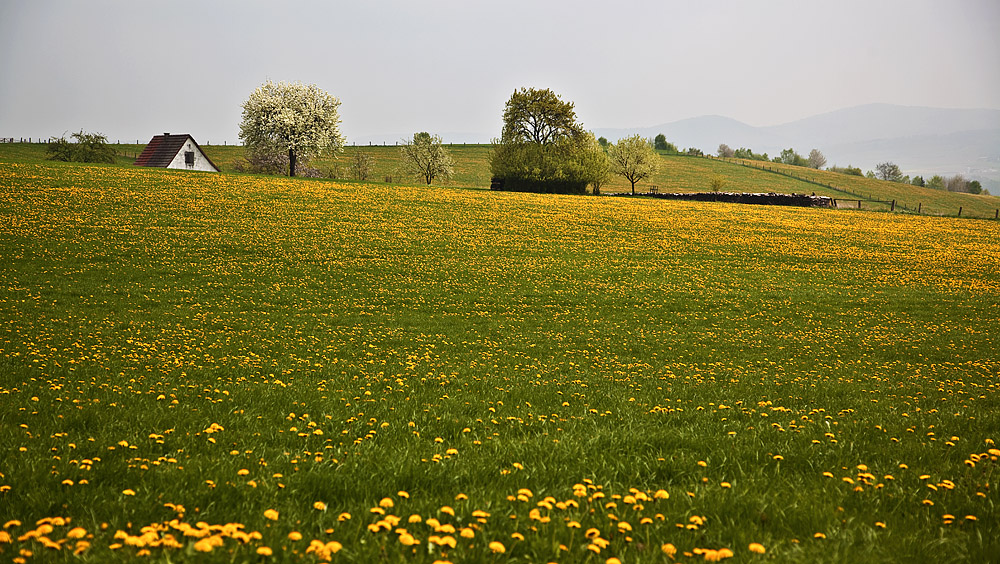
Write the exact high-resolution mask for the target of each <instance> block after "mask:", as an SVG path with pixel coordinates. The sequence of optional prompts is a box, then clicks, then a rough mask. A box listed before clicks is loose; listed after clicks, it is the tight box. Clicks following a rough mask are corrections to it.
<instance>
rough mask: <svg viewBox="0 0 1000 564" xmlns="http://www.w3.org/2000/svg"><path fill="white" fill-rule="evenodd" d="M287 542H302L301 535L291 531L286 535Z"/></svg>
mask: <svg viewBox="0 0 1000 564" xmlns="http://www.w3.org/2000/svg"><path fill="white" fill-rule="evenodd" d="M288 540H290V541H300V540H302V533H300V532H298V531H292V532H290V533H288Z"/></svg>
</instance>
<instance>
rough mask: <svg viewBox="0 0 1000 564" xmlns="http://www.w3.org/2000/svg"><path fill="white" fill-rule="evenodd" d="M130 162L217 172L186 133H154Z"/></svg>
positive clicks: (217, 168) (138, 164)
mask: <svg viewBox="0 0 1000 564" xmlns="http://www.w3.org/2000/svg"><path fill="white" fill-rule="evenodd" d="M132 164H133V165H135V166H156V167H160V168H179V169H187V170H205V171H209V172H219V167H217V166H215V164H214V163H213V162H212V161H211V160H210V159H209V158H208V157H207V156H206V155H205V152H204V151H202V150H201V147H200V146H199V145H198V142H197V141H195V140H194V137H191V136H190V135H188V134H187V133H175V134H173V135H171V134H170V133H164V134H163V135H155V136H154V137H153V138H152V139H150V140H149V143H148V144H147V145H146V148H145V149H143V150H142V154H140V155H139V158H137V159H136V160H135V162H134V163H132Z"/></svg>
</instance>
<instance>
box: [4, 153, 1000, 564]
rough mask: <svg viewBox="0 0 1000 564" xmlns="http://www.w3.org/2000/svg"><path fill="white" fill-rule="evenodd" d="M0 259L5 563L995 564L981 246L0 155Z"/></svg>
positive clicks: (995, 425) (679, 208) (424, 190)
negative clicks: (717, 563) (721, 563)
mask: <svg viewBox="0 0 1000 564" xmlns="http://www.w3.org/2000/svg"><path fill="white" fill-rule="evenodd" d="M207 150H208V151H209V154H210V156H211V157H212V158H213V159H218V161H221V162H222V163H223V168H225V166H226V165H225V164H224V163H226V162H231V161H230V160H229V159H230V157H231V156H233V155H235V154H236V153H235V151H236V149H230V148H225V149H222V150H219V148H217V147H209V148H207ZM454 150H455V152H456V153H458V150H457V148H456V149H454ZM476 150H482V149H470V150H469V151H470V155H474V154H475V152H474V151H476ZM348 151H350V149H349V150H348ZM387 152H388V151H387ZM377 158H378V157H377ZM465 159H467V162H468V163H469V164H468V170H469V171H468V172H466V173H463V174H468V175H469V177H470V178H471V177H475V178H479V176H476V175H478V174H480V173H478V172H475V170H474V169H476V166H475V165H474V164H473V163H474V162H476V157H474V156H468V155H462V156H460V157H459V158H457V159H456V160H465ZM386 160H387V161H388V157H386ZM665 161H666V162H668V163H673V164H674V165H675V168H678V169H679V168H681V167H683V166H690V167H692V168H691V171H692V172H691V174H692V180H690V181H683V180H678V181H677V184H673V185H671V184H668V181H667V180H664V181H663V183H662V184H661V185H660V186H661V190H662V189H666V187H667V186H677V187H679V188H682V187H690V188H691V189H694V188H697V186H695V185H696V184H697V183H698V182H700V181H699V180H695V179H693V175H695V174H698V175H704V174H706V173H708V172H713V171H716V170H718V171H723V170H732V171H734V172H733V173H732V175H733V178H734V179H737V178H745V179H748V180H747V182H750V180H749V179H751V178H758V177H757V176H756V175H764V174H768V173H765V172H760V171H751V170H750V169H744V168H743V167H738V166H737V165H733V164H727V163H719V162H715V161H710V160H700V159H690V158H682V157H677V158H672V159H665ZM685 163H688V164H685ZM463 166H464V165H463ZM699 167H704V168H699ZM716 167H718V168H716ZM668 169H669V167H668ZM741 175H742V176H741ZM760 178H761V179H763V178H769V177H764V176H761V177H760ZM454 182H455V183H456V184H458V183H459V181H457V180H456V181H454ZM734 182H735V180H734ZM469 184H470V185H472V186H475V187H481V185H479V184H478V180H477V181H476V183H473V182H471V181H470V182H469ZM0 257H2V268H0V527H3V528H2V529H0V560H3V561H15V562H20V561H24V562H75V561H80V562H109V561H136V560H140V559H143V558H145V559H149V560H152V561H157V562H300V561H305V562H322V561H326V560H330V561H335V562H427V563H432V562H455V563H458V562H550V561H551V562H563V563H566V562H592V563H602V564H603V563H605V562H609V561H610V562H614V560H612V559H618V560H620V561H621V562H625V563H636V562H675V561H679V562H700V561H706V560H716V559H721V558H726V557H730V555H731V557H730V561H732V562H928V561H934V562H990V561H996V560H997V557H998V555H1000V540H998V539H1000V526H998V519H1000V508H998V502H1000V497H998V493H997V487H996V481H997V477H998V464H1000V462H998V460H997V458H998V455H1000V451H998V450H996V449H997V446H996V441H997V440H1000V401H998V400H1000V396H998V392H1000V388H998V386H1000V379H998V374H1000V355H998V354H997V351H998V350H1000V331H998V322H997V319H998V313H1000V224H998V223H997V222H994V221H987V220H976V219H961V220H960V219H955V218H942V217H925V216H912V215H905V214H887V213H877V212H867V211H860V212H858V211H849V210H829V209H790V208H780V207H768V206H749V205H732V204H717V203H692V202H676V201H658V200H651V199H650V200H643V199H625V198H593V197H582V196H578V197H571V196H551V195H534V194H513V193H497V192H490V191H487V190H481V189H470V188H468V187H463V186H433V187H418V186H399V185H387V184H382V183H371V184H362V183H343V182H333V181H324V180H299V179H288V178H283V177H278V178H269V177H260V176H253V175H238V174H209V173H193V172H191V173H189V172H182V171H166V170H155V169H139V168H132V167H127V166H124V167H123V166H83V165H67V164H51V163H47V162H44V161H41V160H38V159H31V158H25V159H21V160H18V159H17V158H11V157H10V156H9V153H5V157H4V158H3V159H0ZM497 543H499V544H497ZM758 544H759V545H760V546H759V547H758V546H757V545H758ZM751 545H753V547H754V549H758V548H761V549H763V550H764V553H763V554H760V553H758V552H754V551H753V550H751ZM501 549H502V552H501ZM25 554H28V555H27V556H26V555H25ZM17 559H21V560H17Z"/></svg>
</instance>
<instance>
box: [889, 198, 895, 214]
mask: <svg viewBox="0 0 1000 564" xmlns="http://www.w3.org/2000/svg"><path fill="white" fill-rule="evenodd" d="M889 211H896V200H893V201H892V207H890V208H889Z"/></svg>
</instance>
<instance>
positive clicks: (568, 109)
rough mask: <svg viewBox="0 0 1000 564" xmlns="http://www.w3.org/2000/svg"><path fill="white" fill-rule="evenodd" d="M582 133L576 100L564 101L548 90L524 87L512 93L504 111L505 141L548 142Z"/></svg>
mask: <svg viewBox="0 0 1000 564" xmlns="http://www.w3.org/2000/svg"><path fill="white" fill-rule="evenodd" d="M581 133H583V126H581V125H580V124H578V123H577V122H576V111H575V110H574V109H573V102H563V101H562V100H561V99H560V98H559V96H558V95H557V94H556V93H555V92H553V91H551V90H549V89H548V88H546V89H544V90H536V89H534V88H522V89H520V90H517V91H515V92H514V94H513V95H511V97H510V100H507V106H506V107H505V108H504V111H503V133H502V134H501V135H502V140H503V141H506V142H530V143H536V144H538V145H546V144H549V143H554V142H557V141H558V140H560V139H563V138H567V137H576V136H577V135H580V134H581Z"/></svg>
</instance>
